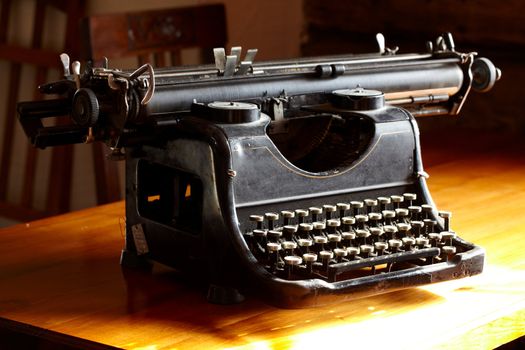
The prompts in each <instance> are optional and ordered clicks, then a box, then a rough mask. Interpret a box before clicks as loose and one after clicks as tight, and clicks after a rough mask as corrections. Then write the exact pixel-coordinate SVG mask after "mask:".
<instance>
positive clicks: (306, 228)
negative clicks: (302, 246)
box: [299, 223, 314, 238]
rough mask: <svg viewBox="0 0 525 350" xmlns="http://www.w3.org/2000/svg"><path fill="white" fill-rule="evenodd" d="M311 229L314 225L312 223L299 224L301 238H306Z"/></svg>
mask: <svg viewBox="0 0 525 350" xmlns="http://www.w3.org/2000/svg"><path fill="white" fill-rule="evenodd" d="M313 229H314V226H313V225H312V224H306V223H302V224H299V233H300V236H301V237H302V238H308V236H309V234H310V232H312V230H313Z"/></svg>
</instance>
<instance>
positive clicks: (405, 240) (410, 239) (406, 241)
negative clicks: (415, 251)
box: [401, 237, 416, 251]
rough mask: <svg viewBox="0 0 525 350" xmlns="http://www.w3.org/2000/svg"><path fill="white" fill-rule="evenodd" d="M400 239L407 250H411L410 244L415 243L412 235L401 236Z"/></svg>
mask: <svg viewBox="0 0 525 350" xmlns="http://www.w3.org/2000/svg"><path fill="white" fill-rule="evenodd" d="M401 240H402V241H403V245H404V246H405V247H406V250H407V251H410V250H412V246H413V245H414V244H416V240H415V239H414V238H413V237H403V238H402V239H401Z"/></svg>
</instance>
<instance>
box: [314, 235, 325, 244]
mask: <svg viewBox="0 0 525 350" xmlns="http://www.w3.org/2000/svg"><path fill="white" fill-rule="evenodd" d="M314 242H315V243H319V244H325V243H326V242H328V238H326V237H325V236H315V237H314Z"/></svg>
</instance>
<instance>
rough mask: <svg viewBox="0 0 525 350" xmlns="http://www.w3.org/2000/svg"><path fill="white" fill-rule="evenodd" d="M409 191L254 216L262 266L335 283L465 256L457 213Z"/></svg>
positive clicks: (253, 243)
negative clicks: (454, 227) (453, 222)
mask: <svg viewBox="0 0 525 350" xmlns="http://www.w3.org/2000/svg"><path fill="white" fill-rule="evenodd" d="M415 203H416V195H415V194H413V193H405V194H403V195H393V196H390V197H379V198H374V199H365V200H364V201H352V202H350V203H336V204H324V205H321V206H319V207H310V208H305V209H295V210H283V211H281V212H280V213H273V212H269V213H261V214H254V215H251V216H250V221H251V222H252V228H251V229H250V230H249V231H248V232H246V233H245V239H246V243H247V245H248V247H249V248H250V250H251V251H252V253H253V254H254V256H255V257H256V258H257V259H258V261H259V263H261V264H263V265H264V266H265V268H266V269H267V270H268V271H270V272H271V273H273V274H275V275H276V276H278V277H281V278H285V279H291V280H298V279H309V278H320V279H323V280H326V281H329V282H336V281H341V280H347V279H351V278H357V277H363V276H367V275H374V274H380V273H385V272H391V271H397V270H401V269H406V268H411V267H415V266H422V265H429V264H434V263H438V262H444V261H448V260H450V259H451V258H452V257H453V256H454V255H455V254H457V253H459V252H461V251H462V249H463V248H462V246H461V245H459V244H458V242H457V240H455V236H456V235H455V233H454V232H453V231H451V230H450V218H451V216H452V215H451V213H450V212H446V211H440V212H439V216H440V217H441V218H443V222H444V226H443V230H440V229H438V225H437V222H436V221H435V220H434V219H433V215H432V214H431V212H432V210H433V208H432V206H431V205H428V204H422V205H416V204H415Z"/></svg>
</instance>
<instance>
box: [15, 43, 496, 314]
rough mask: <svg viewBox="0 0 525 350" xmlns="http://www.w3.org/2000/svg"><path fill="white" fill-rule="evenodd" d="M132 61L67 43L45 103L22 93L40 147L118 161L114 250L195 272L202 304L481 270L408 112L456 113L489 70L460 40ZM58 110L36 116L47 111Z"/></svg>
mask: <svg viewBox="0 0 525 350" xmlns="http://www.w3.org/2000/svg"><path fill="white" fill-rule="evenodd" d="M377 41H378V46H379V50H378V52H376V53H371V54H363V55H343V56H331V57H314V58H302V59H297V60H282V61H271V62H260V63H258V62H255V61H254V58H255V55H256V53H257V50H255V49H252V50H247V51H246V53H245V54H244V56H243V54H242V49H241V48H239V47H234V48H232V49H231V52H230V54H227V53H226V51H225V50H224V49H221V48H219V49H215V50H214V56H215V64H214V65H205V66H194V67H173V68H163V69H153V68H152V67H151V66H150V65H148V64H146V65H144V66H142V67H140V68H138V69H137V70H135V71H122V70H119V69H116V68H110V67H109V64H108V61H107V60H104V61H103V62H102V63H101V65H100V66H94V65H93V64H92V63H91V62H88V63H87V64H86V65H85V67H84V69H83V70H82V72H81V67H80V63H79V62H78V61H75V62H73V63H71V65H70V61H69V57H68V56H67V55H65V54H63V55H62V56H61V59H62V63H63V65H64V71H65V72H64V73H65V74H64V79H63V80H61V81H57V82H53V83H49V84H45V85H43V86H40V87H39V89H40V91H41V92H42V93H44V94H58V95H60V96H61V97H60V98H58V99H51V100H43V101H31V102H22V103H20V104H19V105H18V112H19V119H20V122H21V124H22V126H23V129H24V131H25V133H26V134H27V136H28V137H29V138H30V140H31V142H32V144H33V145H34V146H36V147H40V148H44V147H47V146H54V145H62V144H73V143H90V142H96V141H100V142H105V143H106V144H107V145H108V146H109V148H110V149H111V153H110V154H109V157H111V158H113V159H125V162H126V242H125V247H124V249H123V251H122V256H121V264H122V265H124V266H127V267H144V266H149V264H150V263H151V262H152V261H156V262H160V263H162V264H165V265H168V266H171V267H174V268H176V269H178V270H179V271H182V272H184V273H187V274H188V275H191V276H195V277H196V279H201V280H203V281H206V285H207V286H208V300H209V301H210V302H213V303H219V304H229V303H237V302H240V301H242V300H243V299H244V295H245V294H246V293H247V292H248V293H250V291H252V292H253V291H255V292H256V293H257V294H260V295H261V296H262V297H264V298H265V299H267V300H268V301H270V302H271V303H273V304H276V305H278V306H281V307H287V308H297V307H307V306H315V305H322V304H326V303H330V302H342V301H347V300H350V299H352V298H358V297H363V296H367V295H372V294H377V293H384V292H389V291H393V290H397V289H402V288H407V287H413V286H419V285H423V284H428V283H432V282H439V281H444V280H448V279H455V278H460V277H465V276H470V275H474V274H478V273H480V272H481V271H482V269H483V262H484V251H483V249H482V248H480V247H477V246H475V245H474V244H472V243H469V242H466V241H465V240H463V239H461V238H460V237H459V236H458V235H457V233H456V232H454V231H453V230H452V226H451V217H452V214H451V213H450V212H447V211H438V209H437V208H436V206H435V204H434V202H433V201H432V198H431V195H430V193H429V191H428V188H427V185H426V182H425V179H426V178H427V177H428V175H427V173H426V172H425V170H424V168H423V163H422V160H421V150H420V144H419V132H418V127H417V123H416V119H415V118H417V117H420V116H428V115H433V116H434V115H445V114H448V115H456V114H458V113H459V111H460V110H461V107H462V105H463V103H464V102H465V99H466V97H467V95H468V94H469V92H470V91H471V90H474V91H477V92H485V91H488V90H490V89H491V88H492V86H493V85H494V84H495V82H496V81H497V80H498V79H499V77H500V75H501V72H500V70H499V69H497V68H496V67H495V66H494V65H493V64H492V63H491V61H489V60H488V59H486V58H478V57H477V55H476V53H461V52H458V51H456V49H455V46H454V42H453V38H452V36H451V35H450V34H449V33H446V34H444V35H442V36H439V37H438V39H437V40H436V41H434V42H428V43H427V44H426V49H425V50H422V52H423V53H418V54H400V53H397V48H396V49H390V48H387V47H386V46H385V41H384V37H383V36H382V35H381V34H378V35H377ZM54 116H69V117H70V118H68V120H70V122H69V123H67V124H65V125H59V126H44V124H43V123H42V121H43V119H45V118H48V117H54Z"/></svg>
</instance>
